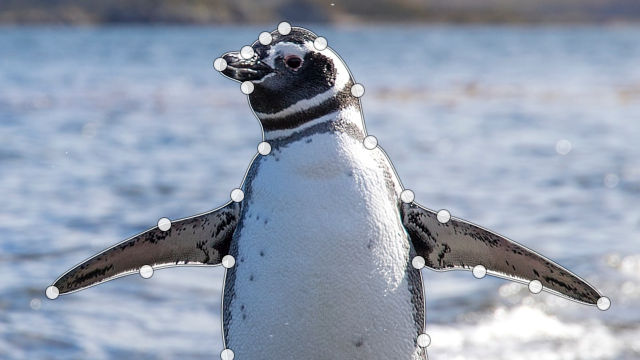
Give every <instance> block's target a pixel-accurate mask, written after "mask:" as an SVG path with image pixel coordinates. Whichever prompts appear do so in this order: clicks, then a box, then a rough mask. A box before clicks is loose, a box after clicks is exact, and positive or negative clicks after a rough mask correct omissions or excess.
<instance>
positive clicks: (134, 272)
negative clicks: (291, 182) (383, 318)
mask: <svg viewBox="0 0 640 360" xmlns="http://www.w3.org/2000/svg"><path fill="white" fill-rule="evenodd" d="M282 23H288V24H290V22H287V21H282V22H280V23H279V24H278V25H280V24H282ZM296 29H304V30H305V31H309V32H311V31H310V30H309V29H306V28H303V27H298V26H291V31H294V30H296ZM291 31H289V33H291ZM311 33H312V34H314V35H316V34H315V33H313V32H311ZM270 34H272V36H273V34H279V31H278V28H276V30H274V31H271V32H270ZM316 36H317V35H316ZM259 43H260V41H259V40H256V41H255V42H254V43H253V44H252V45H251V46H252V47H253V46H255V45H256V44H259ZM326 49H328V50H330V51H332V52H333V54H334V55H335V56H336V58H337V59H338V60H340V61H341V62H342V64H343V65H344V67H345V69H346V70H347V72H348V74H349V76H350V78H351V79H352V80H353V81H354V85H355V84H359V83H357V82H355V77H354V76H353V73H352V72H351V70H350V69H349V67H348V66H347V64H346V63H345V61H344V59H342V57H341V56H340V55H339V54H338V53H336V52H335V51H333V49H332V48H331V47H329V46H327V48H326ZM228 53H231V51H229V52H226V53H225V54H223V55H222V56H221V57H220V58H223V57H224V55H226V54H228ZM218 72H220V71H218ZM220 73H221V74H222V72H220ZM222 75H223V76H224V77H226V78H228V79H230V80H233V81H236V82H239V83H241V81H239V80H236V79H233V78H231V77H228V76H226V75H224V74H222ZM361 99H362V97H361V96H360V97H357V101H358V106H359V109H360V110H361V111H360V115H361V123H362V129H363V132H364V135H365V137H366V136H367V135H368V132H367V128H366V122H365V117H364V111H362V110H363V106H362V100H361ZM247 103H248V105H249V108H250V109H251V112H252V113H253V115H254V117H255V118H256V119H257V120H258V124H259V126H260V132H261V134H262V141H266V140H265V131H264V128H263V127H262V123H261V122H260V119H259V117H258V116H257V114H256V112H255V111H254V110H253V108H252V107H251V102H250V100H249V97H248V96H247ZM377 148H378V149H380V152H381V154H383V155H384V157H385V158H386V160H387V162H388V164H389V166H390V167H391V170H392V171H393V174H394V175H395V179H396V181H397V182H398V185H399V186H400V188H401V189H402V191H404V190H409V189H406V188H405V187H404V185H403V184H402V180H401V178H400V176H399V175H398V172H397V171H396V168H395V166H394V165H393V162H392V161H391V159H390V158H389V155H388V154H387V153H386V151H384V149H382V147H381V146H380V145H379V144H378V145H377ZM259 156H261V155H260V153H258V152H257V153H256V154H255V155H254V157H253V159H251V161H250V163H249V166H248V167H247V169H246V170H245V174H244V176H243V179H242V182H241V184H240V186H239V187H238V189H243V188H244V185H245V181H246V179H247V176H248V174H249V171H250V169H251V168H252V165H253V164H254V162H255V161H256V159H257V158H258V157H259ZM233 202H234V201H229V202H227V203H225V204H224V205H222V206H219V207H217V208H215V209H213V210H210V211H206V212H202V213H199V214H196V215H192V216H189V217H185V218H181V219H178V220H175V221H172V223H173V222H179V221H184V220H189V219H192V218H195V217H199V216H203V215H207V214H210V213H212V212H215V211H218V210H220V209H222V208H224V207H226V206H228V205H230V204H231V203H233ZM410 203H412V204H414V205H416V206H419V207H421V208H423V209H425V210H427V211H431V212H433V213H434V214H435V215H436V219H437V212H435V211H434V210H431V209H429V208H427V207H425V206H422V205H420V204H419V203H418V202H416V201H415V196H414V199H413V201H411V202H410ZM240 206H242V205H240ZM400 206H402V205H400ZM399 210H400V209H399ZM447 211H448V210H447ZM240 212H242V208H241V209H240ZM400 215H401V214H400V211H399V213H398V216H400ZM454 220H455V221H461V222H463V223H467V224H469V225H472V226H475V227H477V228H479V229H481V230H484V231H487V232H488V233H490V234H493V235H496V236H499V237H501V238H504V239H506V240H508V241H510V242H512V243H514V244H516V245H518V246H520V247H522V248H523V249H525V250H527V251H530V252H532V253H534V254H536V255H537V256H539V257H540V258H542V259H543V260H545V261H548V262H550V263H552V264H554V265H555V266H557V267H558V268H560V269H561V270H563V271H565V272H567V273H568V274H570V275H571V276H574V277H575V278H577V279H579V280H580V281H582V282H584V283H585V284H586V285H588V286H589V287H591V288H592V289H594V290H595V291H596V292H597V293H598V295H600V298H602V297H605V296H604V295H602V293H601V292H600V291H598V290H597V288H596V287H594V286H593V285H591V284H590V283H589V282H587V281H586V280H584V279H583V278H581V277H580V276H578V275H576V274H574V273H573V272H571V271H569V270H567V269H566V268H564V267H563V266H561V265H559V264H557V263H556V262H554V261H552V260H550V259H549V258H547V257H545V256H543V255H541V254H540V253H538V252H536V251H534V250H531V249H530V248H528V247H527V246H524V245H522V244H520V243H518V242H516V241H513V240H511V239H510V238H508V237H506V236H502V235H499V234H497V233H496V232H493V231H491V230H489V229H486V228H484V227H482V226H479V225H477V224H475V223H472V222H470V221H467V220H464V219H461V218H457V217H454V216H450V219H449V221H448V222H451V221H454ZM448 222H447V223H448ZM156 229H158V227H157V226H155V227H152V228H150V229H148V230H145V231H143V232H141V233H139V234H136V235H134V236H131V237H129V238H127V239H125V240H123V241H121V242H119V243H116V244H115V245H113V246H111V247H109V248H107V249H105V250H102V251H100V252H98V253H97V254H94V255H92V256H90V257H88V258H86V259H85V260H83V261H82V262H79V263H78V264H76V265H75V266H73V267H71V268H70V269H69V270H68V271H66V272H65V273H63V274H62V275H61V276H59V277H58V278H57V279H56V280H55V281H54V282H53V284H55V283H57V282H58V281H59V280H60V279H61V278H63V277H64V276H65V275H67V274H68V273H69V272H70V271H72V270H74V269H75V268H77V267H78V266H79V265H81V264H83V263H85V262H87V261H89V260H91V259H93V258H94V257H95V256H96V255H98V254H101V253H104V252H106V251H109V250H111V249H113V248H116V247H118V246H120V245H122V244H123V243H126V242H128V241H130V240H132V239H133V238H136V237H139V236H142V235H144V234H146V233H148V232H150V231H154V230H156ZM158 230H159V229H158ZM404 231H405V234H406V235H407V239H408V240H409V245H410V249H409V254H411V252H412V251H413V252H415V250H414V248H413V244H412V242H411V239H410V237H409V235H408V233H407V231H406V229H404ZM414 257H415V256H414ZM221 259H222V258H221ZM412 259H413V258H412V257H411V256H410V255H409V257H408V261H409V262H411V260H412ZM182 266H190V267H203V266H208V267H217V266H222V263H221V262H220V263H218V264H197V263H191V262H190V263H188V264H180V263H178V264H175V263H170V264H162V265H156V266H152V269H153V270H154V271H156V270H161V269H165V268H172V267H182ZM223 268H224V267H223ZM424 268H428V269H429V270H431V271H434V272H448V271H472V270H473V267H464V268H446V269H433V268H430V267H428V266H425V267H424ZM228 270H229V269H227V268H225V271H224V276H223V281H222V301H221V302H220V304H221V309H220V311H221V315H222V317H221V320H222V321H221V322H220V323H221V324H220V326H221V334H222V342H223V346H224V348H223V350H224V349H228V347H227V342H226V339H225V335H224V318H223V317H224V289H225V287H226V280H227V271H228ZM418 272H419V275H420V281H421V283H422V295H423V299H424V304H423V306H424V322H423V326H422V328H423V330H424V333H425V334H427V332H426V326H427V324H428V322H427V311H426V310H427V305H426V304H427V301H426V291H425V288H426V284H425V282H424V279H423V276H422V271H421V270H418ZM136 273H139V270H131V271H127V272H123V273H119V274H117V275H115V276H113V277H111V278H108V279H105V280H101V281H98V282H95V283H93V284H91V285H89V286H86V287H82V288H79V289H76V290H73V291H69V292H65V293H63V294H59V295H58V297H59V296H60V295H68V294H73V293H75V292H78V291H82V290H85V289H88V288H91V287H94V286H96V285H99V284H102V283H105V282H108V281H112V280H115V279H118V278H121V277H124V276H128V275H132V274H136ZM487 275H490V276H493V277H497V278H501V279H505V280H508V281H512V282H517V283H521V284H524V285H527V284H528V283H529V282H530V281H529V280H525V279H521V278H518V277H514V276H509V275H505V274H502V273H500V272H496V271H493V270H490V269H487ZM51 286H53V285H51ZM542 291H545V292H548V293H550V294H553V295H555V296H558V297H561V298H564V299H567V300H570V301H573V302H575V303H578V304H583V305H588V306H594V307H597V304H590V303H586V302H583V301H579V300H576V299H574V298H571V297H569V296H567V295H564V294H562V293H559V292H558V291H555V290H552V289H548V288H546V287H544V286H543V287H542ZM56 298H57V297H56ZM607 299H609V298H607ZM608 309H610V307H609V308H608ZM608 309H607V310H608ZM605 311H606V310H605ZM421 334H422V333H421ZM418 335H420V334H418ZM422 349H423V350H424V352H425V356H426V357H427V359H428V354H427V347H424V348H422Z"/></svg>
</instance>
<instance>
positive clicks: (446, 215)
mask: <svg viewBox="0 0 640 360" xmlns="http://www.w3.org/2000/svg"><path fill="white" fill-rule="evenodd" d="M436 217H437V218H438V221H439V222H440V223H441V224H446V223H448V222H449V220H451V213H450V212H449V211H448V210H444V209H442V210H440V211H438V214H437V215H436Z"/></svg>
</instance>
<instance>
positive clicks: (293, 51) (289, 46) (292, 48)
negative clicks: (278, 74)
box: [263, 42, 313, 68]
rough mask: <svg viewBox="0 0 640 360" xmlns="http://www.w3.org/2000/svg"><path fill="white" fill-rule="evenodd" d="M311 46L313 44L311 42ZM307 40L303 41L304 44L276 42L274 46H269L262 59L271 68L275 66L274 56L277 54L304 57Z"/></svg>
mask: <svg viewBox="0 0 640 360" xmlns="http://www.w3.org/2000/svg"><path fill="white" fill-rule="evenodd" d="M311 46H313V44H311ZM309 50H311V48H310V47H309V42H305V45H300V44H294V43H291V42H281V43H277V44H276V45H275V46H271V47H269V50H268V51H267V54H269V55H268V56H267V57H266V58H265V59H264V60H263V61H264V62H265V63H267V65H269V66H271V67H272V68H273V67H275V63H276V58H277V57H278V56H279V55H297V56H299V57H300V58H301V59H304V55H305V54H306V53H307V52H309Z"/></svg>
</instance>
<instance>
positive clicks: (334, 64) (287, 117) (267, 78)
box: [222, 27, 359, 131]
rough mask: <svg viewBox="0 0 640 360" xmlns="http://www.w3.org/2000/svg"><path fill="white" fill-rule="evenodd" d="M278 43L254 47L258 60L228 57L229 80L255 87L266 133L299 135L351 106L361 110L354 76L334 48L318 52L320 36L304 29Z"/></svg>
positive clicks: (276, 36) (277, 38)
mask: <svg viewBox="0 0 640 360" xmlns="http://www.w3.org/2000/svg"><path fill="white" fill-rule="evenodd" d="M271 37H272V41H271V43H270V44H268V45H264V44H262V43H260V42H259V41H256V42H255V43H253V45H252V48H253V50H254V54H253V57H251V58H250V59H243V58H242V56H240V54H239V53H237V52H231V53H227V54H225V55H224V57H223V58H224V60H225V61H226V62H227V68H226V69H224V70H223V71H222V73H223V74H224V75H226V76H227V77H229V78H232V79H234V80H238V81H251V82H252V83H253V84H254V90H253V92H252V93H251V94H250V95H249V102H250V104H251V107H252V108H253V110H254V111H255V112H256V115H257V116H258V118H259V119H260V121H261V122H262V125H263V129H264V130H265V131H272V130H283V129H293V128H296V127H298V126H299V125H301V124H304V123H307V122H309V121H312V120H314V119H317V118H320V117H322V116H325V115H327V114H330V113H332V112H335V111H338V110H341V109H344V108H346V107H348V106H357V105H358V104H359V103H358V101H357V99H356V98H354V97H353V96H351V95H350V88H351V86H352V85H353V81H352V79H351V75H350V74H349V71H348V70H347V67H346V66H345V64H344V63H343V62H342V60H341V59H340V58H339V57H338V56H337V55H336V54H335V53H334V52H333V51H332V50H331V49H329V48H325V49H323V50H318V49H317V48H316V47H315V46H314V40H316V38H317V36H316V35H315V34H313V33H312V32H310V31H308V30H306V29H303V28H296V27H294V28H292V30H291V32H290V33H289V34H286V35H282V34H280V33H279V32H277V31H274V32H272V33H271Z"/></svg>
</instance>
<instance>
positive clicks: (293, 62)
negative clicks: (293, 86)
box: [284, 55, 302, 70]
mask: <svg viewBox="0 0 640 360" xmlns="http://www.w3.org/2000/svg"><path fill="white" fill-rule="evenodd" d="M284 64H285V65H287V67H288V68H290V69H293V70H296V69H297V68H299V67H300V65H302V59H300V58H299V57H298V56H296V55H288V56H287V57H285V58H284Z"/></svg>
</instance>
